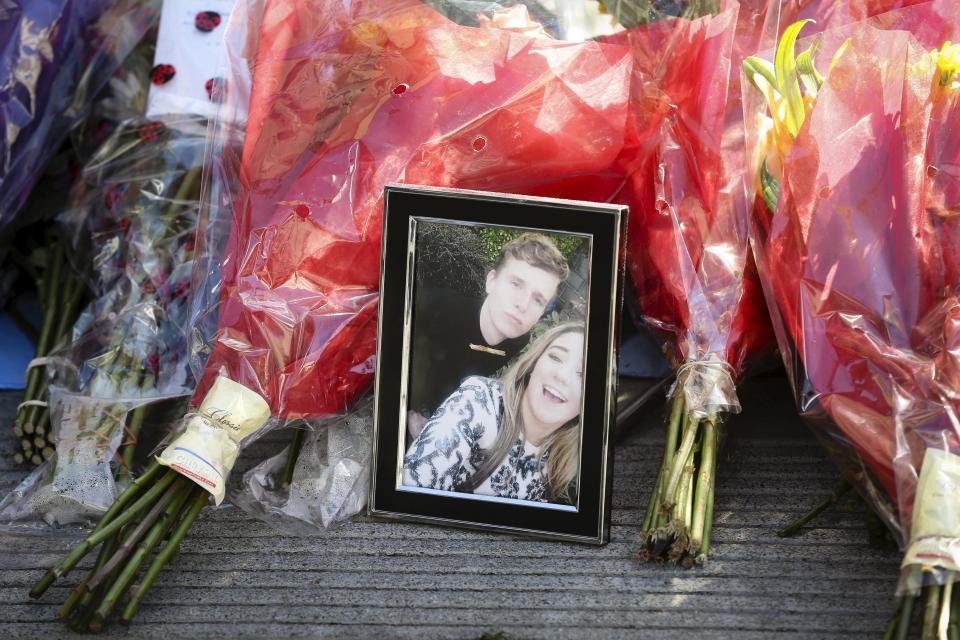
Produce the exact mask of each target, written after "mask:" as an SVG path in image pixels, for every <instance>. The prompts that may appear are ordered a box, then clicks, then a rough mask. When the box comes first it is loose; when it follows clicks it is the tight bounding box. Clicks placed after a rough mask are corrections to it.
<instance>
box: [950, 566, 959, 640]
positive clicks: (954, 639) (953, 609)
mask: <svg viewBox="0 0 960 640" xmlns="http://www.w3.org/2000/svg"><path fill="white" fill-rule="evenodd" d="M954 577H956V574H954ZM956 586H957V585H956V584H954V589H953V590H952V591H953V593H952V594H951V595H950V622H949V623H948V624H947V640H960V589H957V588H956Z"/></svg>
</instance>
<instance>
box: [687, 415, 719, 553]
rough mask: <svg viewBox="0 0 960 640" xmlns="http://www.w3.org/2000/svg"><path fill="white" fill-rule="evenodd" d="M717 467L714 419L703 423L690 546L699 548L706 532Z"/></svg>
mask: <svg viewBox="0 0 960 640" xmlns="http://www.w3.org/2000/svg"><path fill="white" fill-rule="evenodd" d="M716 468H717V426H716V424H714V421H713V420H707V421H705V422H704V423H703V446H702V448H701V450H700V470H699V473H698V474H697V492H696V499H695V500H696V504H695V506H694V508H693V522H692V524H691V526H690V547H691V548H693V549H699V548H700V545H701V543H702V542H703V539H704V536H705V533H706V519H707V502H708V501H710V500H711V498H710V496H712V495H713V488H714V475H715V472H716Z"/></svg>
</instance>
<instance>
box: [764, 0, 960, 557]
mask: <svg viewBox="0 0 960 640" xmlns="http://www.w3.org/2000/svg"><path fill="white" fill-rule="evenodd" d="M957 25H960V8H958V7H957V6H956V4H955V3H948V2H933V3H924V4H921V5H918V6H915V7H910V8H906V9H899V10H897V11H893V12H890V13H887V14H884V15H881V16H878V17H876V18H874V19H872V20H870V21H865V22H862V23H857V24H855V25H849V26H847V27H843V28H838V29H836V30H831V31H827V32H825V33H823V34H822V41H823V47H822V49H821V55H820V58H821V60H820V61H819V62H820V65H819V66H820V67H821V68H827V66H829V65H828V63H829V62H830V59H831V56H833V54H834V52H835V51H836V50H837V49H838V48H840V46H841V45H842V43H843V42H844V41H845V40H846V39H847V38H849V45H848V46H847V48H846V49H845V50H844V51H843V53H842V54H841V55H840V56H839V57H838V58H837V59H836V61H835V63H834V65H833V67H832V68H831V70H830V72H829V74H827V76H826V80H825V82H824V84H823V86H822V88H820V90H819V92H818V93H817V95H816V100H815V102H813V103H812V109H810V108H808V114H807V116H806V119H805V121H804V123H803V126H802V128H800V130H799V133H798V134H797V136H796V138H795V140H794V141H793V143H792V146H791V147H790V149H789V152H788V154H787V155H786V157H785V159H784V162H783V170H782V181H781V187H780V195H779V200H778V202H777V206H776V211H774V212H771V211H769V210H768V209H767V208H766V206H765V205H764V203H763V200H762V199H761V198H759V197H758V198H757V200H756V203H755V209H754V211H755V214H754V220H755V222H756V224H755V225H754V229H753V230H754V236H755V240H756V248H757V253H758V263H759V265H760V267H761V273H762V275H763V280H764V286H765V289H766V292H767V295H768V302H769V303H770V306H771V312H772V315H773V318H774V321H775V325H776V327H777V330H778V331H777V333H778V339H779V343H780V347H781V350H782V351H783V355H784V361H785V363H786V364H787V367H788V369H789V370H790V372H791V377H792V379H793V383H794V386H795V388H796V393H797V396H798V400H799V402H800V406H801V410H802V412H803V413H804V414H805V415H806V416H807V417H808V418H810V419H811V420H812V422H813V423H814V424H815V425H816V427H817V429H816V430H817V432H818V434H819V435H821V436H822V439H823V440H824V441H825V442H826V443H827V444H828V448H830V449H831V451H832V452H833V453H834V454H835V455H836V456H837V457H838V459H839V461H840V462H841V464H842V465H843V466H844V467H845V468H846V469H847V470H848V471H849V472H850V475H851V477H852V478H853V479H854V480H856V481H857V484H858V486H859V487H860V489H861V490H862V493H864V495H866V496H867V497H868V498H869V499H870V501H871V503H872V504H873V506H874V508H875V509H876V510H877V511H878V513H880V514H881V516H883V517H884V518H885V520H886V521H887V522H888V524H889V525H890V527H891V528H892V529H893V530H894V531H895V533H897V534H898V536H899V537H900V538H901V541H902V542H903V543H904V544H907V543H909V542H910V540H911V538H912V536H911V527H912V525H913V524H915V523H916V522H917V521H915V520H913V512H914V507H915V496H916V494H917V486H918V478H919V475H920V472H921V467H922V466H923V464H924V459H925V457H926V456H927V453H928V450H929V449H937V450H941V451H945V452H949V453H954V454H955V453H960V440H958V436H957V433H958V430H960V422H958V412H960V394H958V391H957V390H958V389H960V350H958V346H960V171H958V167H960V125H958V122H960V120H958V118H960V103H958V97H957V88H956V82H955V80H954V81H953V84H952V85H951V82H949V81H948V82H947V83H942V82H941V78H942V77H945V76H944V75H943V73H942V72H941V70H940V69H939V68H938V66H937V64H936V63H935V62H931V57H930V55H929V54H928V51H930V50H931V49H934V48H939V47H940V46H941V44H942V43H943V42H944V41H948V40H950V39H951V37H952V38H953V39H954V40H955V39H956V35H957V33H956V31H957ZM768 57H769V56H768ZM954 78H955V76H954ZM751 172H752V174H753V176H754V178H753V179H752V180H755V179H756V176H757V175H758V167H752V168H751ZM752 180H751V182H752ZM751 186H752V185H751ZM941 480H942V478H941ZM941 486H945V485H941ZM928 507H930V508H933V507H936V508H937V509H940V505H934V504H933V503H932V502H931V503H929V504H928ZM937 509H933V510H937ZM941 511H942V510H941ZM946 511H947V512H950V513H952V510H951V509H946ZM940 517H942V518H945V519H947V521H949V518H950V517H953V516H951V515H949V513H940ZM924 527H925V530H926V528H928V527H927V525H926V524H925V525H924ZM947 534H948V532H946V531H944V532H941V534H939V535H943V536H947ZM952 535H953V536H954V538H956V537H958V536H960V532H958V531H954V532H953V534H952ZM947 537H948V536H947ZM944 539H946V538H944ZM950 544H957V540H956V539H953V540H952V542H951V543H950ZM908 555H909V546H908ZM948 555H949V554H948ZM953 555H954V556H955V555H956V554H953ZM956 562H957V558H956V557H952V558H951V559H950V560H949V563H954V564H955V563H956ZM934 564H936V561H934ZM945 566H950V565H949V564H948V565H945Z"/></svg>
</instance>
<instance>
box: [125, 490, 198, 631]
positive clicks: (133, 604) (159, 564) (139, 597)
mask: <svg viewBox="0 0 960 640" xmlns="http://www.w3.org/2000/svg"><path fill="white" fill-rule="evenodd" d="M192 495H193V497H192V501H191V503H190V506H189V508H188V510H187V512H186V515H184V516H183V519H182V520H181V521H180V524H178V525H177V528H176V529H175V530H174V532H173V534H172V535H171V536H170V540H169V541H168V542H167V544H166V546H164V547H163V549H162V550H161V551H160V552H159V553H158V554H157V555H156V557H155V558H154V559H153V562H152V563H151V564H150V566H149V567H148V568H147V571H146V573H145V574H144V576H143V579H142V580H141V582H140V584H139V585H138V586H137V587H136V588H135V589H134V590H132V593H131V597H130V601H129V602H127V605H126V607H124V609H123V614H122V615H121V616H120V621H121V622H122V623H124V624H130V621H131V620H133V617H134V616H135V615H136V614H137V611H138V610H139V609H140V604H141V603H142V602H143V598H144V597H145V596H146V595H147V592H148V591H149V590H150V587H152V586H153V583H154V582H155V581H156V579H157V576H158V575H160V571H161V570H162V569H163V567H164V566H165V565H166V564H167V562H168V561H169V560H170V558H171V557H172V556H173V554H174V553H175V552H176V551H177V549H178V548H179V547H180V543H181V542H183V538H184V537H185V536H186V535H187V532H188V531H189V530H190V527H191V526H192V525H193V521H194V520H196V519H197V516H198V515H200V510H201V509H203V507H204V506H205V505H206V504H207V501H208V499H209V497H210V496H209V494H207V492H206V491H205V490H203V489H202V488H200V487H196V488H194V489H193V494H192Z"/></svg>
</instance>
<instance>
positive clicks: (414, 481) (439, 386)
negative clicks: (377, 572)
mask: <svg viewBox="0 0 960 640" xmlns="http://www.w3.org/2000/svg"><path fill="white" fill-rule="evenodd" d="M589 264H590V241H589V238H588V237H586V236H580V235H576V234H560V233H545V232H531V231H527V230H522V229H512V228H505V227H494V226H486V225H476V224H458V223H448V222H426V221H419V222H418V223H417V231H416V252H415V268H414V271H415V280H414V282H415V286H414V290H413V296H412V302H413V304H412V313H411V339H410V344H411V349H410V363H409V385H408V394H407V399H408V402H407V407H408V411H407V421H406V427H407V429H406V432H407V433H406V446H405V447H404V449H405V455H404V457H403V482H402V484H403V486H404V487H408V488H416V489H426V490H434V491H449V492H460V493H467V494H472V495H473V496H487V497H493V498H497V499H505V500H511V501H512V500H518V501H528V502H536V503H540V504H542V503H552V504H555V505H575V504H576V502H577V500H576V498H577V486H578V472H579V461H580V442H581V433H580V413H581V405H582V397H583V363H584V357H585V335H584V334H585V327H584V320H583V318H584V317H585V314H586V308H587V298H588V295H587V294H588V291H587V289H588V282H589V273H588V271H589Z"/></svg>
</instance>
